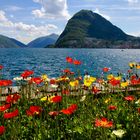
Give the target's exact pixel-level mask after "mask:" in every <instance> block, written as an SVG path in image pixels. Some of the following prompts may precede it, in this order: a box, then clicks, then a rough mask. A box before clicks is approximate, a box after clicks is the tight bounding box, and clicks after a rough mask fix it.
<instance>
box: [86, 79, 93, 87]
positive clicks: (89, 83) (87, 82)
mask: <svg viewBox="0 0 140 140" xmlns="http://www.w3.org/2000/svg"><path fill="white" fill-rule="evenodd" d="M91 84H92V82H91V81H90V80H84V85H85V86H86V87H90V86H91Z"/></svg>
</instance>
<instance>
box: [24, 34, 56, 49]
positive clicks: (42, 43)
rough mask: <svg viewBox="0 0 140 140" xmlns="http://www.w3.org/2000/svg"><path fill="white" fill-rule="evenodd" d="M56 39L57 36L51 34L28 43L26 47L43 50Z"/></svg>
mask: <svg viewBox="0 0 140 140" xmlns="http://www.w3.org/2000/svg"><path fill="white" fill-rule="evenodd" d="M57 39H58V35H56V34H51V35H49V36H45V37H40V38H37V39H35V40H33V41H31V42H30V43H28V44H27V45H28V47H31V48H44V47H46V46H48V45H51V44H55V42H56V40H57Z"/></svg>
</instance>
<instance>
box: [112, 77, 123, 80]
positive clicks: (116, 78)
mask: <svg viewBox="0 0 140 140" xmlns="http://www.w3.org/2000/svg"><path fill="white" fill-rule="evenodd" d="M114 78H115V80H121V79H122V77H121V76H117V77H114Z"/></svg>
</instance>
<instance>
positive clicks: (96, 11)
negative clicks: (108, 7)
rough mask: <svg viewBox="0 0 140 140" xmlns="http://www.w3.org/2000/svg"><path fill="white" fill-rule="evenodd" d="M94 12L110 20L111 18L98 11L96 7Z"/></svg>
mask: <svg viewBox="0 0 140 140" xmlns="http://www.w3.org/2000/svg"><path fill="white" fill-rule="evenodd" d="M94 12H95V13H97V14H99V15H101V16H103V17H104V18H106V19H107V20H110V19H111V17H110V16H108V15H105V14H102V13H101V12H100V11H99V9H98V8H96V9H95V10H94Z"/></svg>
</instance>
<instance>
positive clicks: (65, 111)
mask: <svg viewBox="0 0 140 140" xmlns="http://www.w3.org/2000/svg"><path fill="white" fill-rule="evenodd" d="M76 110H77V105H76V104H72V105H71V106H69V107H68V108H67V109H62V110H61V111H60V112H62V113H63V114H66V115H71V114H73V113H74V112H75V111H76Z"/></svg>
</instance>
